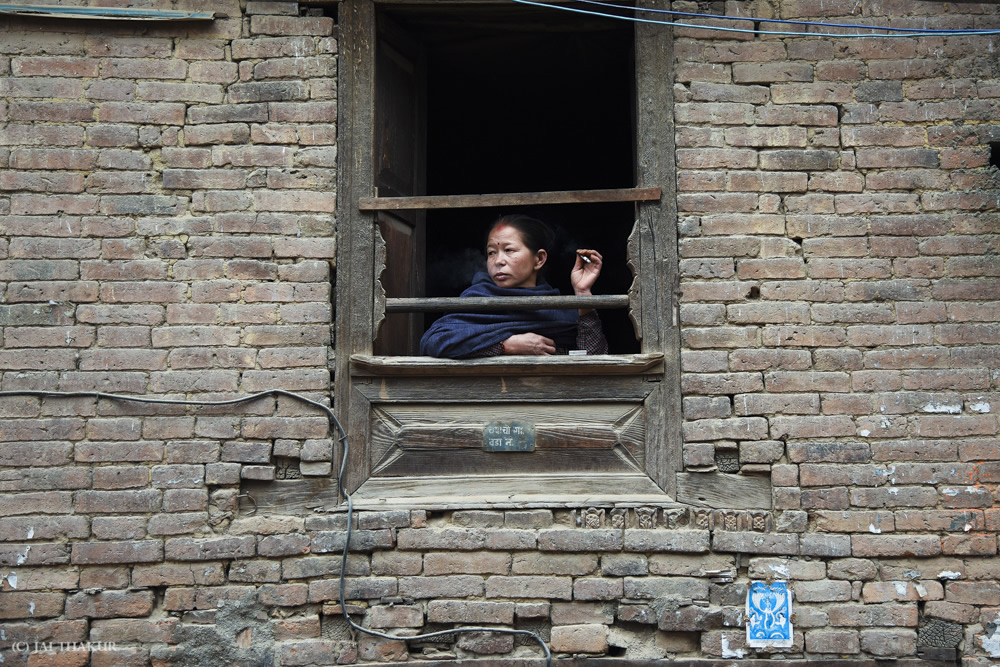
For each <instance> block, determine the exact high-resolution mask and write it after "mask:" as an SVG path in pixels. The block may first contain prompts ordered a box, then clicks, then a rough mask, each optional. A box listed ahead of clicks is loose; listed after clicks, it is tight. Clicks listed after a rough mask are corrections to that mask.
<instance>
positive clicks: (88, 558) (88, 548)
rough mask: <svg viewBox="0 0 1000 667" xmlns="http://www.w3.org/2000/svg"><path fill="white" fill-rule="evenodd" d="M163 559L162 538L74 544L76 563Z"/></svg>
mask: <svg viewBox="0 0 1000 667" xmlns="http://www.w3.org/2000/svg"><path fill="white" fill-rule="evenodd" d="M161 560H163V542H162V541H161V540H141V541H135V542H88V543H81V542H78V543H75V544H73V545H72V562H73V563H74V564H76V565H92V564H93V565H104V564H108V563H153V562H158V561H161Z"/></svg>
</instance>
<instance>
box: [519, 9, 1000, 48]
mask: <svg viewBox="0 0 1000 667" xmlns="http://www.w3.org/2000/svg"><path fill="white" fill-rule="evenodd" d="M510 1H511V2H516V3H518V4H521V5H531V6H534V7H545V8H547V9H556V10H559V11H564V12H572V13H575V14H586V15H589V16H600V17H602V18H607V19H617V20H619V21H631V22H633V23H646V24H651V25H665V26H672V27H674V28H695V29H698V30H712V31H716V32H732V33H740V34H748V35H772V36H778V37H825V38H829V39H893V38H902V37H928V36H937V37H965V36H978V35H1000V29H986V30H977V29H960V30H939V31H937V32H930V33H929V32H927V31H926V29H923V28H915V29H914V30H912V31H909V32H900V33H890V34H888V35H878V34H873V33H825V32H797V31H792V30H757V29H753V28H732V27H728V26H718V25H699V24H697V23H680V22H678V21H660V20H656V19H646V18H640V17H638V16H622V15H620V14H609V13H607V12H600V11H595V10H589V9H582V8H580V7H570V6H567V5H556V4H551V3H549V2H541V1H539V0H510ZM692 16H698V17H703V18H710V19H726V20H733V19H736V18H739V17H734V16H719V15H715V14H692ZM754 20H757V21H761V20H762V19H754ZM769 20H773V21H777V22H780V23H791V21H785V20H784V19H769ZM805 23H807V24H809V25H822V24H819V23H811V22H805ZM831 25H833V24H831ZM863 27H864V29H865V30H886V31H891V30H893V28H883V27H879V26H863Z"/></svg>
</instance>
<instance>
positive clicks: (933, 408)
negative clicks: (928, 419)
mask: <svg viewBox="0 0 1000 667" xmlns="http://www.w3.org/2000/svg"><path fill="white" fill-rule="evenodd" d="M920 409H921V410H922V411H923V412H931V413H940V414H946V415H958V414H961V413H962V406H961V405H955V404H949V403H928V404H927V405H925V406H924V407H922V408H920Z"/></svg>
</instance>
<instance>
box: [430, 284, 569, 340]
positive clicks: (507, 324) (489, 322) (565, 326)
mask: <svg viewBox="0 0 1000 667" xmlns="http://www.w3.org/2000/svg"><path fill="white" fill-rule="evenodd" d="M558 294H559V290H557V289H555V288H554V287H551V286H550V285H549V284H548V283H544V282H543V283H540V284H538V285H536V286H535V287H514V288H505V287H498V286H497V285H496V284H494V282H493V280H492V279H490V277H489V275H487V274H486V273H483V272H482V271H480V272H479V273H477V274H476V275H475V277H474V278H473V279H472V284H471V285H470V286H469V287H468V288H466V290H465V291H464V292H462V294H461V296H473V297H477V296H478V297H482V296H556V295H558ZM577 317H578V315H577V311H576V310H575V309H573V310H518V311H504V312H494V313H449V314H447V315H444V316H442V317H441V318H439V319H438V320H437V321H436V322H434V324H432V325H431V326H430V328H429V329H428V330H427V331H426V332H425V333H424V335H423V338H421V339H420V354H423V355H428V356H431V357H445V358H448V359H463V358H466V357H468V356H470V355H472V354H474V353H476V352H478V351H481V350H485V349H486V348H488V347H490V346H492V345H495V344H496V343H499V342H501V341H504V340H507V339H508V338H509V337H510V336H512V335H514V334H519V333H529V332H530V333H536V334H539V335H541V336H546V337H548V338H551V339H552V340H554V341H555V343H556V347H560V348H564V349H572V348H573V347H575V346H576V321H577Z"/></svg>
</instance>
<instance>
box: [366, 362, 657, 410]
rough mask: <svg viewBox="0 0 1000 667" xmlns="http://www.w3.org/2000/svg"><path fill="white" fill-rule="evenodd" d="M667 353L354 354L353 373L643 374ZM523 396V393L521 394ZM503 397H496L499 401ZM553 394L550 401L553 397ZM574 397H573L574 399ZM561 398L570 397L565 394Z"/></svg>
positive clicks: (424, 374) (483, 374)
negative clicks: (476, 356)
mask: <svg viewBox="0 0 1000 667" xmlns="http://www.w3.org/2000/svg"><path fill="white" fill-rule="evenodd" d="M662 365H663V354H662V353H661V352H653V353H650V354H616V355H612V354H594V355H580V356H575V355H573V356H571V355H565V354H554V355H547V356H516V355H505V356H501V357H483V358H481V359H457V360H456V359H439V358H436V357H378V356H372V355H366V354H352V355H351V374H352V375H367V376H383V375H400V376H406V375H411V376H423V377H435V376H437V377H442V376H443V377H449V378H451V377H454V376H458V375H472V376H476V377H479V378H483V377H487V376H493V375H548V376H556V375H578V376H592V375H640V374H643V373H646V372H647V371H659V372H661V373H662V372H663V371H662ZM518 396H520V395H518ZM502 398H503V397H498V396H493V397H491V398H490V400H491V401H493V402H496V401H498V400H501V399H502ZM554 398H556V395H555V394H554V393H553V394H551V395H550V397H549V399H548V400H553V399H554ZM574 399H575V397H572V396H571V397H570V399H569V400H574ZM561 400H566V399H565V397H564V398H563V399H561Z"/></svg>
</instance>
